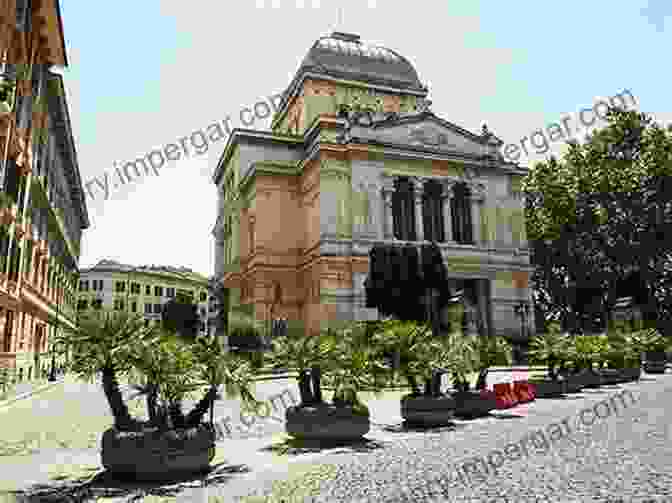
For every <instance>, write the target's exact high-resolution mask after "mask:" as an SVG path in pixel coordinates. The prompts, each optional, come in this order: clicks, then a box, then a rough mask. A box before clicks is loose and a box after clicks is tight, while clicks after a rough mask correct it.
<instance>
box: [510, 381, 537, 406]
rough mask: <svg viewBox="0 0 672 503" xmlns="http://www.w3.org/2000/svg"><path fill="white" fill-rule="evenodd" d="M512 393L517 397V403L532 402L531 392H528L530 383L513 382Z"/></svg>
mask: <svg viewBox="0 0 672 503" xmlns="http://www.w3.org/2000/svg"><path fill="white" fill-rule="evenodd" d="M513 392H514V393H515V394H516V396H517V397H518V402H519V403H527V402H531V401H532V400H534V395H533V393H532V390H530V383H528V382H527V381H514V382H513Z"/></svg>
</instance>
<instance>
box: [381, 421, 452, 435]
mask: <svg viewBox="0 0 672 503" xmlns="http://www.w3.org/2000/svg"><path fill="white" fill-rule="evenodd" d="M461 428H464V425H462V424H457V423H450V424H448V425H445V426H422V425H416V424H409V423H406V422H405V421H404V422H402V423H399V424H387V425H382V426H381V428H380V429H381V430H382V431H385V432H388V433H413V432H419V433H444V432H448V431H456V430H458V429H461Z"/></svg>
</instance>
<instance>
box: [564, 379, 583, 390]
mask: <svg viewBox="0 0 672 503" xmlns="http://www.w3.org/2000/svg"><path fill="white" fill-rule="evenodd" d="M564 382H565V393H580V392H581V390H582V389H583V383H582V382H581V379H579V378H577V376H574V375H568V376H566V377H565V381H564Z"/></svg>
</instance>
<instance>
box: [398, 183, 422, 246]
mask: <svg viewBox="0 0 672 503" xmlns="http://www.w3.org/2000/svg"><path fill="white" fill-rule="evenodd" d="M392 215H393V223H394V237H396V238H397V239H400V240H402V241H415V240H416V235H415V202H414V200H413V185H412V184H411V181H410V180H409V179H408V178H405V177H401V178H397V179H396V180H395V182H394V194H393V196H392Z"/></svg>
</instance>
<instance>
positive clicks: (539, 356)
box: [529, 325, 570, 398]
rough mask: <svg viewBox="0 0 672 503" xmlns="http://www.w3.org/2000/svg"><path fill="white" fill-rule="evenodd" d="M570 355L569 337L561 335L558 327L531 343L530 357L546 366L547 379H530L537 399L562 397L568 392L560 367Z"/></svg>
mask: <svg viewBox="0 0 672 503" xmlns="http://www.w3.org/2000/svg"><path fill="white" fill-rule="evenodd" d="M569 354H570V341H569V338H568V336H567V335H565V334H562V333H560V329H559V327H558V326H557V325H551V326H550V327H549V330H548V331H547V332H546V333H544V334H541V335H538V336H536V337H534V338H533V339H532V341H531V342H530V351H529V356H530V360H531V361H532V363H537V364H541V365H546V367H547V377H546V378H544V379H535V378H533V379H530V380H529V382H530V383H531V384H533V385H534V386H535V388H536V397H537V398H545V397H555V396H561V395H562V394H563V393H565V392H566V391H567V388H566V384H565V381H564V380H562V379H560V373H559V370H560V368H559V366H560V365H561V364H562V362H565V361H567V359H568V358H569Z"/></svg>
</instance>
